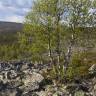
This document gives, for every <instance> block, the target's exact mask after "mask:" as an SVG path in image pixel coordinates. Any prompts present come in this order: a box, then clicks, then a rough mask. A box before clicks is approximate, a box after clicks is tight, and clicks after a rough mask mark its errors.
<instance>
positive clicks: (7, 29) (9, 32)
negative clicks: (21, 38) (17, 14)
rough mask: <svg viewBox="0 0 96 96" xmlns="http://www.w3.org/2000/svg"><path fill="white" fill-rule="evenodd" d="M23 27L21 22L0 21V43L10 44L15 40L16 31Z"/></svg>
mask: <svg viewBox="0 0 96 96" xmlns="http://www.w3.org/2000/svg"><path fill="white" fill-rule="evenodd" d="M22 29H23V24H22V23H13V22H2V21H0V44H9V43H10V44H12V43H14V41H17V37H16V33H17V32H21V31H22Z"/></svg>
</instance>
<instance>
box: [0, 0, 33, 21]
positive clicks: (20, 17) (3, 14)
mask: <svg viewBox="0 0 96 96" xmlns="http://www.w3.org/2000/svg"><path fill="white" fill-rule="evenodd" d="M31 7H32V0H0V21H8V22H20V23H21V22H23V21H24V17H25V15H26V14H27V12H28V11H29V10H30V9H31Z"/></svg>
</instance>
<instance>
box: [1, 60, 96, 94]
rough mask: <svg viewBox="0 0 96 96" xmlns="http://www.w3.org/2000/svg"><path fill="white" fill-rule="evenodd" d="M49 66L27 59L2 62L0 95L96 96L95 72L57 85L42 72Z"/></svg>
mask: <svg viewBox="0 0 96 96" xmlns="http://www.w3.org/2000/svg"><path fill="white" fill-rule="evenodd" d="M48 68H49V65H45V66H44V65H42V64H39V65H34V64H33V63H32V62H26V61H12V62H0V96H96V75H95V74H94V73H92V75H91V77H90V78H89V79H86V80H76V81H74V82H72V83H68V84H62V85H60V86H56V85H54V84H53V83H52V82H51V81H50V82H49V83H48V80H45V78H44V77H43V76H42V74H41V73H42V71H43V70H46V69H48ZM91 71H92V69H91ZM93 74H94V75H93Z"/></svg>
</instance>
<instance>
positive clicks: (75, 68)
mask: <svg viewBox="0 0 96 96" xmlns="http://www.w3.org/2000/svg"><path fill="white" fill-rule="evenodd" d="M93 64H96V52H92V51H86V52H79V53H76V54H74V55H73V57H72V60H71V64H70V66H69V69H68V72H67V75H68V77H69V79H70V78H71V79H72V78H76V77H77V78H81V77H84V76H87V75H88V74H89V68H90V67H91V66H92V65H93Z"/></svg>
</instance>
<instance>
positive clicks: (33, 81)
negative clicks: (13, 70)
mask: <svg viewBox="0 0 96 96" xmlns="http://www.w3.org/2000/svg"><path fill="white" fill-rule="evenodd" d="M43 80H44V77H43V76H42V75H41V74H39V73H35V72H33V73H32V74H26V76H25V77H24V78H23V79H22V82H23V83H24V87H23V89H24V90H25V91H27V92H28V91H33V90H37V89H39V85H40V83H42V81H43Z"/></svg>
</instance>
